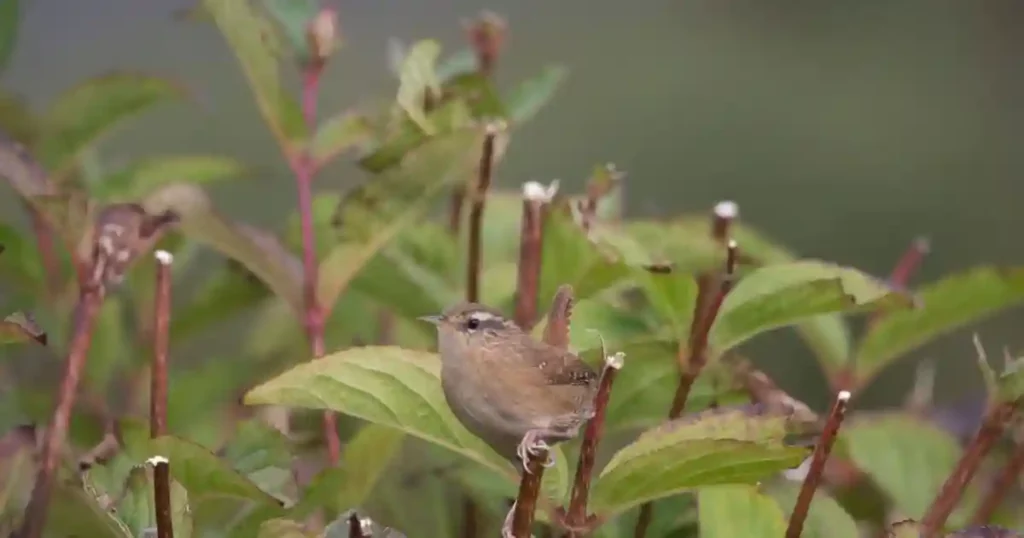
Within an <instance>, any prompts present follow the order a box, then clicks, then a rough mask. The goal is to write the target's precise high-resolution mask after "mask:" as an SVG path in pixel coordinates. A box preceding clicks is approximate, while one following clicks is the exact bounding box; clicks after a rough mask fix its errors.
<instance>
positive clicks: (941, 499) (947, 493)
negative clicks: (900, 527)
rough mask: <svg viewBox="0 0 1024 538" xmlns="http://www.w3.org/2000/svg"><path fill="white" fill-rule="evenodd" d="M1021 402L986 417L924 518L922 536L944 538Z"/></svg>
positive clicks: (992, 410) (996, 408) (999, 406)
mask: <svg viewBox="0 0 1024 538" xmlns="http://www.w3.org/2000/svg"><path fill="white" fill-rule="evenodd" d="M1019 405H1020V402H1017V401H1015V402H1008V403H1000V404H995V405H994V406H993V407H991V408H990V409H989V411H988V412H987V413H986V414H985V419H984V420H983V421H982V423H981V427H980V428H979V429H978V433H977V434H976V435H975V436H974V439H972V440H971V443H970V444H969V445H967V448H966V449H965V450H964V453H963V455H962V456H960V461H958V462H957V464H956V467H955V468H954V469H953V472H952V473H950V475H949V477H947V478H946V481H945V482H944V483H943V484H942V487H941V488H940V489H939V493H938V495H936V497H935V500H934V501H933V502H932V504H931V506H930V507H929V508H928V512H927V513H926V514H925V515H924V518H922V519H921V537H922V538H937V537H938V536H941V535H942V531H943V527H944V526H945V524H946V519H947V518H948V517H949V515H950V514H951V513H953V509H954V508H955V507H956V503H957V502H959V501H960V497H961V495H963V493H964V490H966V489H967V484H969V483H970V481H971V479H972V478H974V473H976V472H977V471H978V467H979V466H981V462H982V460H983V459H985V456H986V455H987V454H988V453H989V451H990V450H992V446H993V445H995V443H996V441H998V440H999V438H1000V437H1001V436H1002V435H1003V431H1004V430H1005V429H1006V424H1007V423H1008V422H1009V421H1010V418H1011V417H1013V414H1014V413H1016V411H1017V408H1018V407H1019Z"/></svg>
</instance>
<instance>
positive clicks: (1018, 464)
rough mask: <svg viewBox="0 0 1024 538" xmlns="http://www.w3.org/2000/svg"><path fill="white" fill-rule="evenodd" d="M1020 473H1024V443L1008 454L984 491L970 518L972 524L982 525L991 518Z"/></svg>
mask: <svg viewBox="0 0 1024 538" xmlns="http://www.w3.org/2000/svg"><path fill="white" fill-rule="evenodd" d="M1021 473H1024V443H1021V444H1019V445H1017V448H1016V449H1014V451H1013V454H1012V455H1011V456H1010V461H1008V462H1006V466H1004V467H1003V470H1002V471H1001V472H1000V473H999V476H997V477H996V479H995V480H994V481H993V482H992V485H991V486H990V487H989V489H988V491H987V492H986V493H985V497H984V498H982V500H981V504H979V505H978V509H977V510H976V511H975V512H974V516H973V517H972V518H971V524H972V525H984V524H986V523H988V522H989V521H990V520H991V519H992V516H993V515H994V514H995V513H996V510H997V509H998V508H999V505H1000V504H1001V503H1002V502H1003V499H1005V498H1006V495H1007V494H1008V493H1009V492H1010V490H1011V489H1013V485H1014V484H1016V483H1017V480H1018V479H1019V478H1020V477H1021Z"/></svg>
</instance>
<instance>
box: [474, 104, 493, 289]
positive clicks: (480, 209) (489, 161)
mask: <svg viewBox="0 0 1024 538" xmlns="http://www.w3.org/2000/svg"><path fill="white" fill-rule="evenodd" d="M498 129H499V127H498V126H497V125H495V124H488V125H487V132H486V136H485V137H484V145H483V151H481V152H480V165H479V166H478V172H479V177H478V178H477V182H476V189H475V190H474V192H473V199H472V206H471V207H470V210H469V256H468V257H467V262H466V263H467V267H466V300H467V301H469V302H476V301H478V300H479V299H480V271H481V263H482V262H483V245H482V244H481V237H482V234H483V224H484V206H485V205H486V203H487V191H488V189H490V187H491V173H492V167H493V166H494V139H495V138H496V137H497V135H498Z"/></svg>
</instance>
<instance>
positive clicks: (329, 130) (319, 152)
mask: <svg viewBox="0 0 1024 538" xmlns="http://www.w3.org/2000/svg"><path fill="white" fill-rule="evenodd" d="M372 136H373V131H372V129H371V127H370V124H369V121H368V120H367V119H366V117H365V116H363V115H362V114H356V113H352V112H345V113H343V114H338V115H335V116H332V117H330V118H328V119H327V120H326V121H324V122H323V123H322V124H321V125H320V127H319V128H318V129H317V130H316V134H314V135H313V140H312V141H311V142H310V153H311V154H312V156H313V161H314V162H315V163H316V165H317V166H324V165H325V164H327V163H329V162H331V161H332V160H333V159H334V158H335V157H337V156H338V155H341V154H342V153H343V152H345V151H346V150H349V149H352V148H355V147H358V146H363V145H365V144H367V143H368V142H369V141H370V139H371V137H372Z"/></svg>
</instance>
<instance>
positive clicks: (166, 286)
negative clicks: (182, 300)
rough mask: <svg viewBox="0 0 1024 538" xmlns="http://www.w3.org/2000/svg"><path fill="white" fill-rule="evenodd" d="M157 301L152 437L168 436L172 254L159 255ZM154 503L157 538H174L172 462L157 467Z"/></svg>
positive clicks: (161, 252)
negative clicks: (168, 357)
mask: <svg viewBox="0 0 1024 538" xmlns="http://www.w3.org/2000/svg"><path fill="white" fill-rule="evenodd" d="M155 257H156V260H157V264H156V300H155V301H154V303H153V305H154V306H153V308H154V311H155V315H154V321H153V371H152V372H151V373H150V379H151V385H150V390H149V436H150V437H151V438H153V439H156V438H157V437H160V436H163V435H167V355H168V351H167V350H168V348H169V347H170V327H171V263H172V262H173V260H174V258H173V256H172V255H171V253H170V252H167V251H165V250H158V251H157V252H156V255H155ZM153 502H154V505H155V507H156V535H157V538H173V537H174V528H173V524H172V523H171V468H170V465H169V463H166V462H156V463H155V464H154V465H153Z"/></svg>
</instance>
